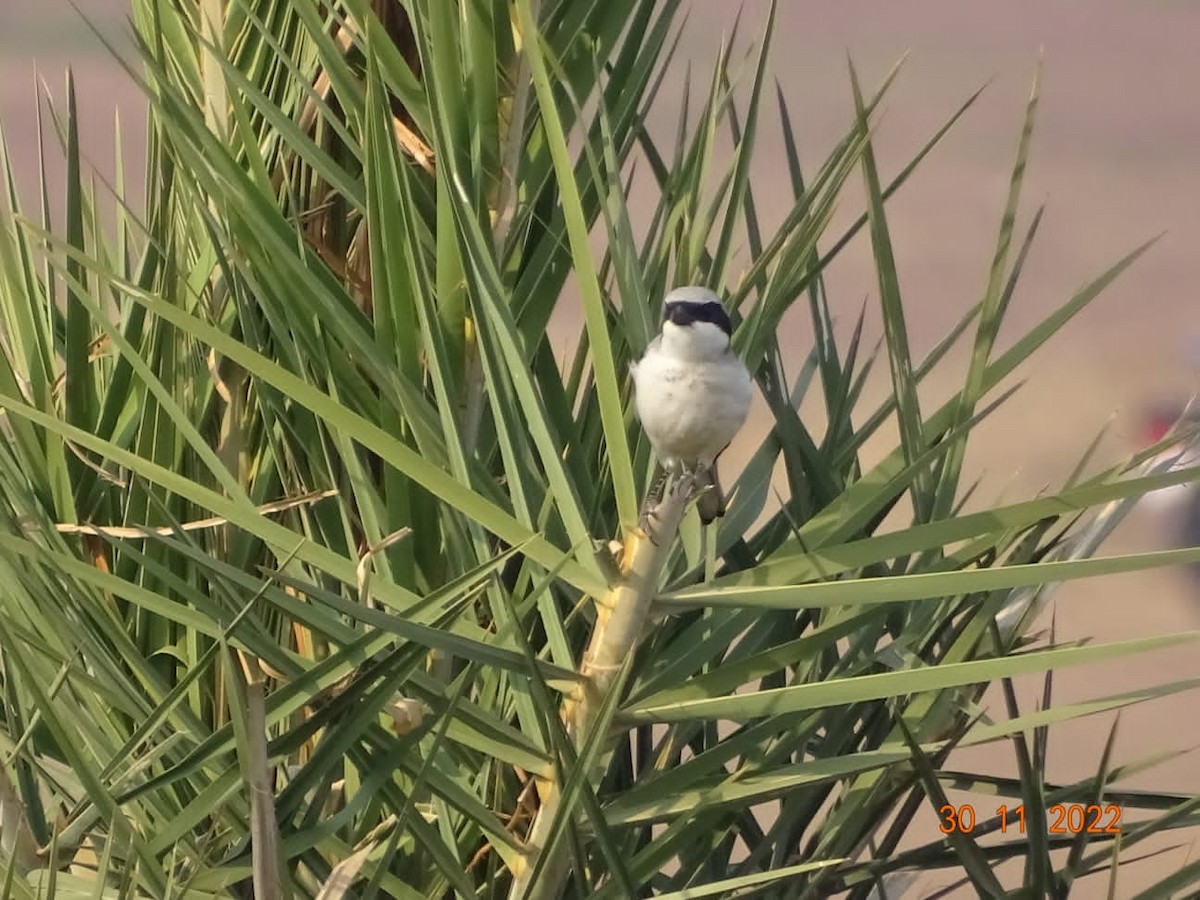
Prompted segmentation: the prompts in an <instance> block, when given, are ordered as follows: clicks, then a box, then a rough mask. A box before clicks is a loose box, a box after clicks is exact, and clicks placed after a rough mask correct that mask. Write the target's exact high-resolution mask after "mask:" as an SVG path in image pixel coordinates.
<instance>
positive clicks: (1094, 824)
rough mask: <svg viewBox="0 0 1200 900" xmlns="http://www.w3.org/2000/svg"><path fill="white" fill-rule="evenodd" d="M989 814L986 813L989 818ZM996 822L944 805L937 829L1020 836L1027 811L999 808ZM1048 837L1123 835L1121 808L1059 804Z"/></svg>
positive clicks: (1049, 812) (970, 809)
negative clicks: (1054, 835) (994, 832)
mask: <svg viewBox="0 0 1200 900" xmlns="http://www.w3.org/2000/svg"><path fill="white" fill-rule="evenodd" d="M987 814H988V813H986V812H985V813H984V815H987ZM991 814H992V815H994V816H995V821H993V822H986V821H980V819H979V817H978V816H977V815H976V814H975V807H974V805H972V804H970V803H964V804H963V805H962V806H952V805H951V804H949V803H947V804H945V805H944V806H943V807H942V808H941V809H939V810H938V819H939V823H938V827H939V828H940V829H941V832H942V834H956V833H958V834H971V833H972V832H973V831H975V830H976V829H977V828H978V829H979V830H980V831H981V832H982V831H988V832H990V831H999V832H1000V833H1001V834H1007V833H1008V832H1009V831H1010V830H1012V831H1016V832H1018V833H1019V834H1024V833H1025V831H1026V824H1027V822H1026V820H1027V818H1028V816H1027V815H1026V813H1025V807H1024V806H1023V805H1022V806H999V807H997V808H996V809H995V810H993V811H992V813H991ZM1046 833H1047V834H1081V833H1082V834H1120V833H1121V807H1119V806H1117V805H1116V804H1115V803H1107V804H1100V803H1087V804H1084V803H1056V804H1054V805H1053V806H1051V807H1048V808H1047V809H1046Z"/></svg>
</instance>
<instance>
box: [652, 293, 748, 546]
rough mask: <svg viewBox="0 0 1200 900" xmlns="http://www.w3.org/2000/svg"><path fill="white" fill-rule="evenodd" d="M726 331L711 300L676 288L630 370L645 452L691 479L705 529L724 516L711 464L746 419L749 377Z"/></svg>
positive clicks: (723, 319) (719, 307)
mask: <svg viewBox="0 0 1200 900" xmlns="http://www.w3.org/2000/svg"><path fill="white" fill-rule="evenodd" d="M732 330H733V329H732V326H731V324H730V322H729V315H728V314H727V313H726V312H725V308H724V307H723V306H722V305H721V301H720V299H719V298H718V297H717V295H716V294H714V293H713V292H712V291H710V290H709V289H708V288H705V287H681V288H676V289H675V290H673V291H671V293H669V294H668V295H667V297H666V299H665V300H664V301H663V324H662V333H661V334H660V335H659V336H658V337H656V338H655V339H654V340H653V341H651V342H650V346H649V347H647V348H646V352H645V354H644V355H643V356H642V358H641V360H639V361H638V362H636V363H634V364H633V365H631V366H630V373H631V374H632V375H633V385H634V391H635V402H636V405H637V414H638V419H640V420H641V423H642V428H643V429H645V431H646V436H647V437H649V438H650V445H651V447H653V448H654V453H655V455H656V456H657V457H658V459H659V461H660V462H661V463H662V464H663V466H664V467H665V468H666V469H667V470H668V471H670V472H672V473H673V474H676V475H679V474H684V473H688V474H691V475H693V476H694V477H695V479H696V480H695V485H694V489H696V490H699V491H700V493H699V495H698V496H697V499H696V510H697V512H699V514H700V520H701V521H702V522H703V523H704V524H706V525H707V524H709V523H710V522H712V521H713V519H715V518H717V517H718V516H723V515H725V497H724V495H723V494H722V492H721V483H720V481H719V480H718V478H717V457H719V456H720V455H721V452H722V451H723V450H724V449H725V448H726V447H728V446H729V442H730V441H732V440H733V436H734V435H735V434H737V433H738V431H739V430H740V429H741V427H742V425H743V424H745V422H746V415H747V414H748V413H749V412H750V398H751V378H750V373H749V371H747V369H746V366H745V365H744V364H743V363H742V361H741V360H740V359H738V357H737V355H736V354H734V352H733V349H732V348H731V346H730V343H729V339H730V336H731V334H732Z"/></svg>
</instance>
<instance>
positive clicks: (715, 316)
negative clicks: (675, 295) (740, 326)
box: [663, 300, 733, 335]
mask: <svg viewBox="0 0 1200 900" xmlns="http://www.w3.org/2000/svg"><path fill="white" fill-rule="evenodd" d="M663 319H664V320H669V321H670V322H672V323H673V324H675V325H691V324H692V323H693V322H711V323H712V324H713V325H716V326H717V327H718V328H720V329H721V330H722V331H723V332H725V334H727V335H732V334H733V325H732V324H731V323H730V321H729V315H728V313H726V312H725V308H724V307H722V306H721V304H720V303H712V302H702V303H697V302H695V301H692V300H675V301H673V302H671V303H668V304H667V305H666V306H664V307H663Z"/></svg>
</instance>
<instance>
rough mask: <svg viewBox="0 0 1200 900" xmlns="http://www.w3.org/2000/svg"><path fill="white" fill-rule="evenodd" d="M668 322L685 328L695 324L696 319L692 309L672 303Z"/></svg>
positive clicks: (668, 312)
mask: <svg viewBox="0 0 1200 900" xmlns="http://www.w3.org/2000/svg"><path fill="white" fill-rule="evenodd" d="M667 321H668V322H670V323H671V324H672V325H679V326H685V325H691V324H692V323H693V322H695V321H696V317H695V316H694V315H693V314H692V311H691V309H689V308H688V307H687V306H684V305H683V304H682V303H672V304H671V305H670V306H669V307H667Z"/></svg>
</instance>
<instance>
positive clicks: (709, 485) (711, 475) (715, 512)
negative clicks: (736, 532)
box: [696, 462, 725, 525]
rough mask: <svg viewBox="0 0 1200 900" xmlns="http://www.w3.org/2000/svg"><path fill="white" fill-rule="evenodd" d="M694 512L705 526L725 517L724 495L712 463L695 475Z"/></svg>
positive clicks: (715, 466) (715, 468)
mask: <svg viewBox="0 0 1200 900" xmlns="http://www.w3.org/2000/svg"><path fill="white" fill-rule="evenodd" d="M696 490H697V491H699V492H700V493H699V494H698V495H697V497H696V512H698V513H699V514H700V521H701V522H702V523H704V524H705V525H708V524H710V523H711V522H712V521H713V520H714V519H719V518H720V517H721V516H723V515H725V493H724V492H723V491H722V490H721V479H720V478H719V477H718V476H717V464H716V463H715V462H714V463H713V464H712V465H711V466H707V467H705V468H703V469H701V470H700V471H698V472H697V473H696Z"/></svg>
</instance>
